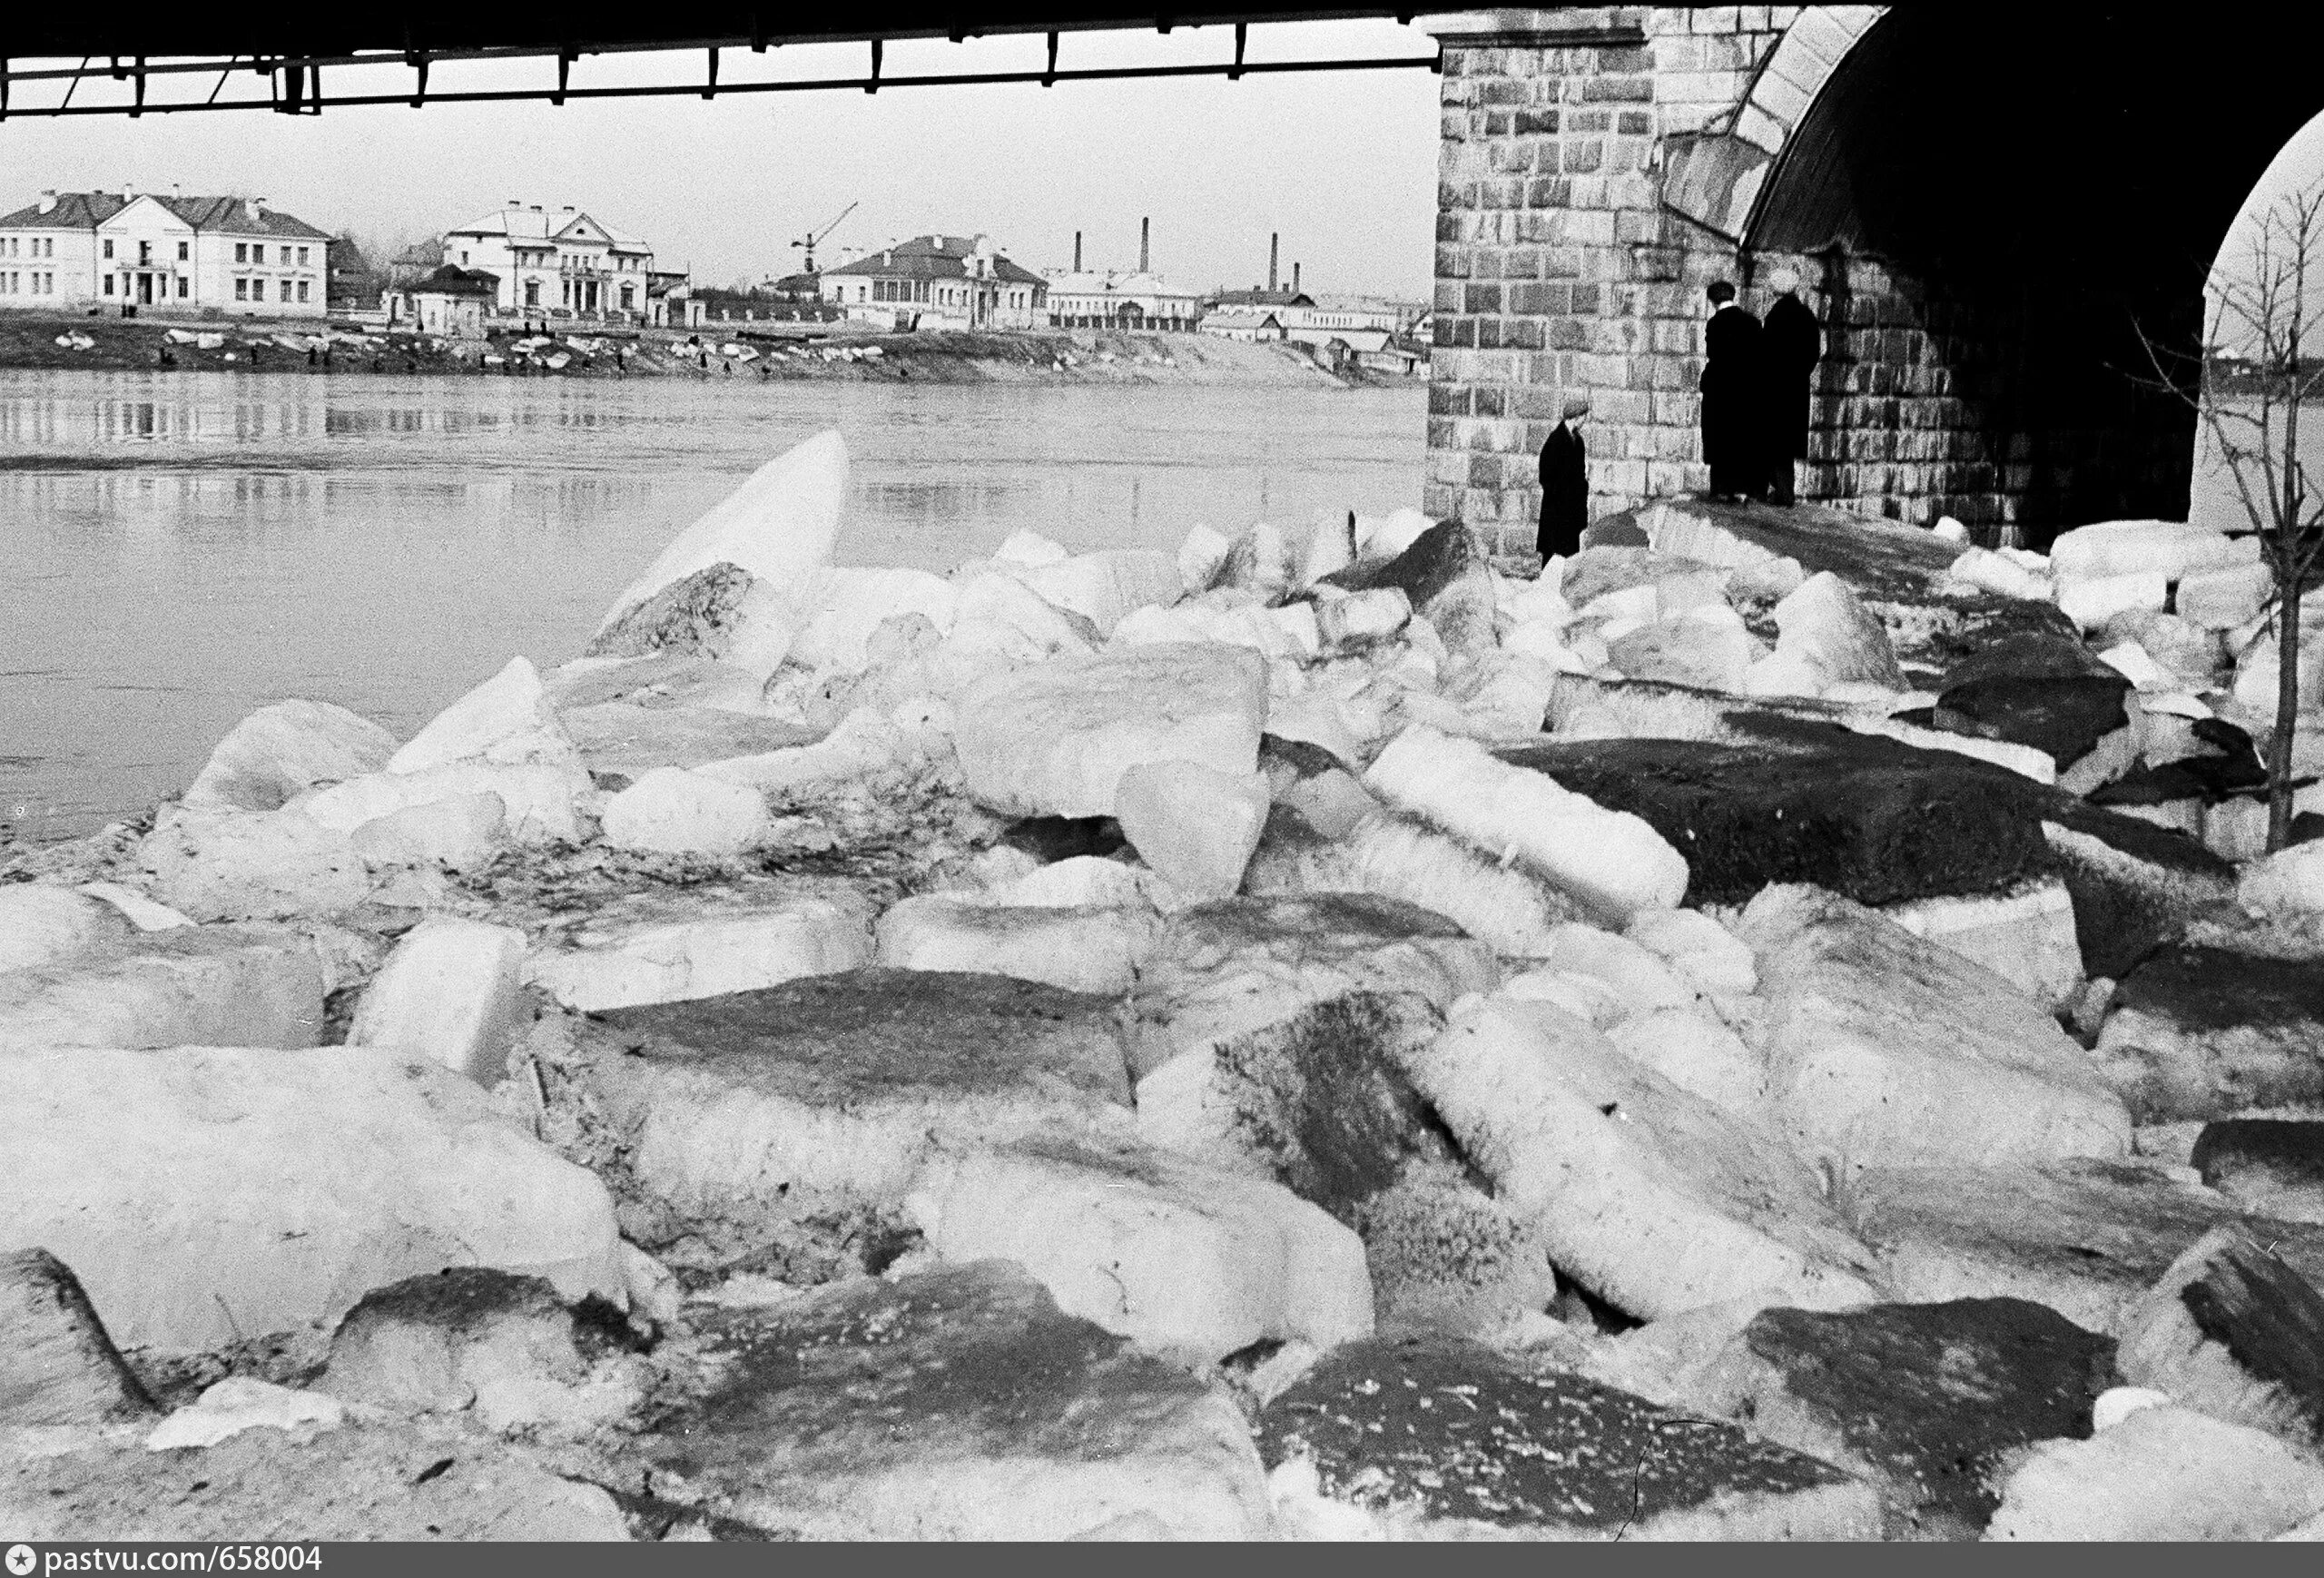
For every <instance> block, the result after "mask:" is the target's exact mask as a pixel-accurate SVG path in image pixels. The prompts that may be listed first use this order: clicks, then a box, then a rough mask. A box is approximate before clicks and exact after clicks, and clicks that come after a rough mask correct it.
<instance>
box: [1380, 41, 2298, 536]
mask: <svg viewBox="0 0 2324 1578" xmlns="http://www.w3.org/2000/svg"><path fill="white" fill-rule="evenodd" d="M2238 26H2239V25H2233V24H2227V23H2222V24H2221V25H2220V26H2219V27H2217V28H2213V29H2208V30H2207V29H2205V28H2203V27H2201V26H2196V25H2178V26H2172V27H2170V28H2156V27H2154V26H2152V25H2151V24H2150V23H2149V22H2148V20H2147V19H2146V18H2144V17H2141V18H2139V19H2137V20H2136V21H2132V20H2131V19H2127V18H2123V17H2122V16H2120V15H2113V16H2109V15H2105V14H2102V13H2097V12H2081V11H2077V12H2067V13H2057V14H2053V13H2051V12H2049V11H2046V10H2043V9H2041V8H2033V7H2022V6H2021V7H2017V8H2014V9H2009V10H2003V9H2000V8H1994V7H1975V6H1965V7H1950V6H1948V7H1925V8H1924V7H1896V8H1882V7H1877V6H1846V7H1842V6H1817V7H1805V8H1786V7H1767V8H1754V7H1739V8H1738V7H1719V8H1709V7H1692V8H1681V7H1652V8H1620V9H1612V8H1590V9H1576V8H1568V9H1561V10H1548V11H1530V12H1492V13H1478V14H1469V15H1463V16H1459V17H1440V18H1436V19H1434V21H1433V23H1432V29H1433V31H1435V32H1436V33H1437V34H1438V35H1439V37H1440V40H1441V41H1442V43H1443V46H1444V57H1445V72H1444V75H1443V87H1442V92H1443V143H1442V153H1441V160H1440V179H1439V202H1438V222H1437V259H1436V264H1437V268H1436V272H1437V285H1436V300H1435V307H1436V330H1437V339H1436V344H1437V350H1436V353H1435V356H1434V358H1433V377H1432V388H1431V391H1430V408H1429V409H1430V417H1429V461H1428V465H1429V473H1428V478H1427V489H1426V491H1427V500H1426V502H1427V506H1428V508H1430V509H1431V511H1432V512H1433V513H1439V514H1458V515H1460V516H1462V518H1466V519H1468V520H1470V521H1471V522H1472V523H1474V524H1476V525H1478V526H1480V527H1482V528H1488V529H1495V528H1497V529H1498V530H1500V531H1501V533H1502V536H1503V538H1504V539H1505V540H1506V542H1507V543H1508V546H1510V547H1516V546H1518V545H1519V543H1520V542H1525V543H1528V544H1530V535H1531V533H1530V527H1531V518H1532V515H1533V511H1534V510H1535V508H1537V498H1538V494H1537V491H1536V489H1535V488H1534V486H1533V456H1534V453H1535V452H1536V451H1537V450H1538V449H1539V446H1540V442H1541V438H1542V437H1544V436H1545V435H1546V432H1547V429H1548V428H1549V426H1550V425H1551V424H1552V423H1554V421H1555V420H1556V418H1557V411H1558V409H1559V407H1560V406H1561V403H1562V402H1563V401H1564V399H1566V398H1568V397H1569V396H1570V395H1572V394H1577V393H1586V394H1588V395H1590V397H1591V399H1592V401H1593V406H1594V412H1593V419H1594V424H1595V429H1596V430H1595V431H1594V433H1593V436H1592V456H1591V484H1592V490H1593V494H1594V495H1595V496H1596V508H1599V509H1600V510H1610V509H1616V508H1624V507H1626V506H1627V505H1629V504H1630V503H1633V502H1636V501H1637V500H1640V499H1642V498H1655V497H1668V496H1671V495H1675V494H1679V493H1683V492H1691V491H1698V490H1699V489H1700V488H1702V486H1703V485H1704V482H1705V481H1706V478H1705V476H1704V473H1703V469H1702V468H1701V466H1700V465H1699V449H1698V444H1697V434H1696V421H1697V419H1698V415H1699V412H1698V409H1697V401H1696V397H1695V393H1694V390H1695V380H1696V379H1697V377H1698V376H1699V371H1700V366H1701V364H1700V361H1699V354H1700V336H1699V329H1700V320H1701V315H1702V310H1703V309H1702V290H1703V287H1704V286H1705V285H1706V284H1708V283H1709V281H1711V280H1713V279H1717V278H1722V277H1724V278H1729V279H1733V280H1735V281H1737V282H1738V284H1739V285H1741V286H1742V287H1743V291H1744V298H1745V301H1746V303H1747V304H1748V305H1751V306H1753V307H1755V308H1760V307H1764V305H1765V303H1766V301H1768V299H1769V295H1770V292H1768V291H1767V290H1766V289H1765V281H1766V278H1767V275H1768V271H1769V269H1770V267H1771V266H1772V265H1774V264H1776V263H1778V262H1780V263H1784V264H1787V265H1789V266H1790V267H1792V268H1794V269H1795V270H1797V271H1798V272H1799V274H1800V275H1801V278H1802V281H1803V290H1802V295H1803V298H1804V299H1806V300H1807V301H1808V302H1809V304H1810V305H1811V306H1813V307H1815V308H1816V309H1817V314H1818V316H1819V318H1821V319H1822V320H1823V321H1825V323H1826V326H1827V342H1828V345H1829V354H1828V359H1827V362H1826V364H1825V365H1824V366H1823V367H1822V368H1820V369H1819V370H1818V380H1817V399H1816V401H1815V426H1814V430H1813V432H1812V434H1811V439H1810V448H1811V464H1810V466H1809V468H1808V469H1807V473H1806V475H1805V476H1804V478H1803V497H1806V498H1817V499H1820V500H1823V501H1826V502H1829V503H1833V504H1837V505H1840V506H1843V507H1845V508H1854V509H1858V510H1863V511H1866V512H1867V513H1872V514H1877V515H1884V516H1887V517H1890V518H1898V519H1903V520H1907V521H1912V522H1916V523H1921V524H1927V523H1931V522H1933V521H1934V520H1935V518H1937V517H1938V516H1940V515H1944V514H1951V515H1955V516H1957V517H1958V518H1961V519H1963V520H1965V521H1967V522H1969V523H1970V524H1971V526H1972V527H1973V528H1975V529H1976V530H1977V531H1978V532H1979V534H1980V535H1981V537H1983V538H1985V539H1987V540H1991V539H1993V538H1995V537H1996V536H1998V535H1999V533H2000V532H2001V531H2002V529H2003V528H2004V527H2008V526H2013V525H2014V526H2015V527H2017V528H2020V529H2021V530H2022V531H2023V533H2024V535H2025V536H2026V537H2027V538H2028V539H2029V540H2031V541H2033V542H2034V543H2036V544H2039V543H2042V542H2045V541H2046V540H2047V539H2048V538H2049V537H2050V536H2051V535H2053V533H2054V532H2055V531H2056V530H2058V529H2060V528H2063V527H2066V526H2071V525H2074V524H2078V523H2081V522H2083V521H2088V520H2093V519H2099V518H2106V517H2110V516H2136V515H2165V516H2170V515H2178V514H2181V513H2183V512H2184V510H2185V509H2186V507H2187V500H2188V489H2189V483H2190V481H2191V468H2192V459H2193V438H2194V427H2193V419H2192V416H2191V413H2190V412H2189V410H2188V409H2187V408H2186V407H2185V405H2184V403H2183V402H2182V401H2181V400H2179V399H2175V398H2173V396H2172V395H2171V393H2170V391H2169V390H2166V389H2161V388H2158V387H2155V378H2154V368H2153V362H2152V359H2151V357H2150V355H2149V352H2148V350H2147V342H2149V341H2152V342H2153V343H2154V344H2156V345H2158V346H2159V347H2161V348H2162V350H2163V351H2164V352H2165V360H2166V366H2168V367H2169V368H2170V369H2171V370H2172V371H2173V373H2174V374H2175V375H2176V376H2180V377H2184V376H2187V375H2188V374H2189V373H2190V372H2191V369H2192V361H2191V358H2190V357H2189V356H2188V353H2191V352H2192V351H2193V350H2195V349H2196V348H2197V346H2198V344H2199V341H2200V337H2201V326H2202V325H2201V283H2202V280H2203V277H2204V275H2205V273H2206V272H2207V271H2208V269H2209V267H2210V264H2211V260H2212V258H2213V257H2214V256H2215V255H2216V254H2217V252H2218V250H2219V247H2220V244H2221V241H2222V240H2223V239H2224V238H2225V236H2226V232H2227V231H2228V228H2229V227H2230V224H2231V223H2232V222H2233V220H2234V218H2235V215H2236V213H2237V212H2239V210H2240V207H2241V205H2242V203H2243V202H2244V201H2245V199H2246V197H2247V196H2248V194H2249V193H2250V190H2251V188H2252V186H2253V184H2254V183H2255V182H2257V181H2258V180H2259V178H2260V174H2261V173H2263V172H2264V171H2265V169H2266V167H2267V165H2268V163H2269V162H2270V160H2271V159H2272V158H2273V157H2274V156H2275V155H2276V153H2278V152H2280V150H2281V148H2282V146H2283V145H2284V143H2286V142H2287V141H2289V140H2290V137H2291V136H2292V134H2293V133H2295V132H2297V131H2298V130H2299V127H2300V126H2301V125H2302V124H2304V123H2306V122H2307V120H2308V119H2309V117H2310V116H2311V115H2312V114H2313V113H2315V112H2316V111H2317V110H2318V109H2319V107H2324V85H2319V84H2315V83H2313V82H2311V81H2309V80H2304V79H2303V75H2302V74H2301V73H2300V71H2299V67H2298V61H2297V58H2296V57H2297V54H2298V52H2297V51H2296V50H2294V49H2292V48H2290V47H2289V43H2290V41H2289V40H2277V41H2275V42H2274V44H2272V45H2270V44H2269V43H2268V41H2266V40H2264V39H2260V38H2254V37H2251V36H2248V35H2246V34H2245V33H2242V32H2239V31H2236V28H2237V27H2238ZM2174 358H2175V359H2178V360H2174ZM2142 380H2143V381H2142Z"/></svg>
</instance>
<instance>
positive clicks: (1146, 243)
mask: <svg viewBox="0 0 2324 1578" xmlns="http://www.w3.org/2000/svg"><path fill="white" fill-rule="evenodd" d="M1153 240H1154V222H1153V221H1152V220H1151V219H1141V220H1139V221H1138V222H1137V271H1138V272H1139V273H1141V274H1143V273H1147V272H1148V271H1151V270H1152V268H1153V266H1154V264H1153V252H1152V251H1151V244H1152V242H1153Z"/></svg>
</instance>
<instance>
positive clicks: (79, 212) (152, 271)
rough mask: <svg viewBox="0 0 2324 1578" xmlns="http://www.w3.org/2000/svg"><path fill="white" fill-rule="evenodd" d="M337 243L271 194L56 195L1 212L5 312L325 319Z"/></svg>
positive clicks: (1, 304)
mask: <svg viewBox="0 0 2324 1578" xmlns="http://www.w3.org/2000/svg"><path fill="white" fill-rule="evenodd" d="M329 251H330V232H328V231H323V230H319V229H317V228H316V227H315V226H313V225H311V224H309V223H308V222H306V221H304V220H302V219H299V218H296V217H294V216H292V215H291V214H288V213H285V212H282V211H281V209H278V208H271V207H270V206H268V204H267V202H266V200H265V199H264V198H262V197H186V196H182V195H180V194H178V193H175V192H172V193H171V194H169V195H167V196H164V195H162V194H161V193H159V192H42V193H41V194H40V198H39V201H37V202H33V203H31V204H28V205H27V206H25V207H24V208H20V209H18V210H16V211H15V212H13V213H7V214H0V308H9V307H20V308H57V309H67V310H70V309H79V308H85V307H89V306H100V307H122V306H128V307H135V308H138V309H140V310H141V311H153V312H155V313H162V312H201V311H210V310H216V311H222V312H227V313H238V314H241V315H242V316H244V317H251V318H260V317H264V318H320V317H321V316H323V313H324V311H325V302H324V297H325V295H326V293H327V291H328V286H329V282H330V261H329V255H328V254H329Z"/></svg>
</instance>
